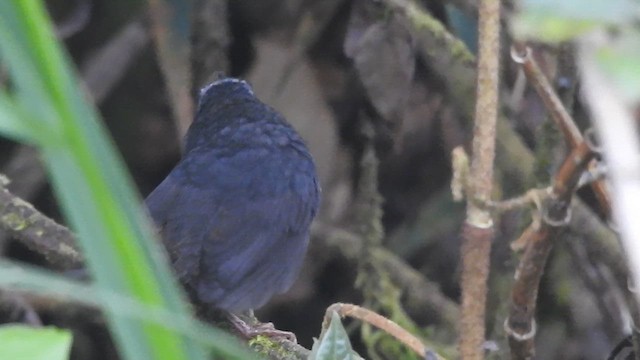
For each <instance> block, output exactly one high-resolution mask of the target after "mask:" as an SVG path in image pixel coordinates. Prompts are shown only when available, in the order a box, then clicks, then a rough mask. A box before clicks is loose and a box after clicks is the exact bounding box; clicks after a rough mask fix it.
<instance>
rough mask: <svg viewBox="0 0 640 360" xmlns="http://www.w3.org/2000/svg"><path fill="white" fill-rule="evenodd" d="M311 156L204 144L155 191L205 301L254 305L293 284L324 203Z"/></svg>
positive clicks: (162, 218)
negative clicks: (320, 204)
mask: <svg viewBox="0 0 640 360" xmlns="http://www.w3.org/2000/svg"><path fill="white" fill-rule="evenodd" d="M194 151H198V150H194ZM303 160H304V161H301V158H300V154H299V153H297V152H296V151H290V152H283V153H277V154H274V153H273V152H272V151H270V150H269V149H263V148H256V149H243V150H242V151H216V150H211V149H203V150H202V151H201V152H200V153H196V154H191V153H190V154H188V156H187V157H186V158H185V160H183V161H182V162H181V163H180V164H179V165H178V166H177V167H176V168H175V169H174V171H173V172H172V173H171V174H170V175H169V176H168V177H167V179H166V180H165V181H164V182H163V183H162V184H161V185H160V186H159V187H158V188H157V189H156V190H155V191H154V192H153V193H152V194H151V195H149V197H148V199H147V205H148V206H149V209H150V212H151V214H152V216H153V217H154V220H155V221H156V223H157V224H158V225H159V226H160V228H161V232H162V236H163V239H164V241H165V244H166V246H167V248H168V251H169V253H170V256H171V258H172V261H173V265H174V268H175V270H176V273H177V275H178V276H179V278H180V280H181V281H182V283H183V284H185V285H186V286H187V288H188V289H189V291H190V292H191V293H192V295H195V296H196V297H197V299H198V300H199V301H201V302H204V303H209V304H214V305H216V306H218V307H220V308H223V309H227V310H235V309H239V310H246V309H249V308H255V307H258V306H260V305H262V304H263V303H264V302H266V301H267V300H268V299H269V298H270V297H271V296H272V295H273V294H275V293H279V292H282V291H284V290H286V289H287V288H288V287H289V286H290V285H291V283H292V282H293V279H295V275H296V273H297V271H298V269H299V267H300V264H301V262H302V259H303V258H304V252H305V250H306V245H307V241H308V227H309V224H310V222H311V219H312V218H313V216H314V214H315V211H316V209H317V206H318V187H317V184H316V181H315V176H314V172H313V165H312V164H311V163H310V162H309V163H308V164H307V161H306V159H303Z"/></svg>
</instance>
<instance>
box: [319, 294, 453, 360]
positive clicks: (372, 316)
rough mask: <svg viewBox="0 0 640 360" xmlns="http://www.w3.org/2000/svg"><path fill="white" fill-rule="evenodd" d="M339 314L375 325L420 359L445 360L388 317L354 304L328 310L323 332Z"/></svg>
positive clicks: (339, 304)
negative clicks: (333, 314) (332, 316)
mask: <svg viewBox="0 0 640 360" xmlns="http://www.w3.org/2000/svg"><path fill="white" fill-rule="evenodd" d="M334 311H335V312H336V313H338V315H340V317H347V316H348V317H352V318H354V319H358V320H360V321H362V322H365V323H367V324H370V325H373V326H375V327H377V328H378V329H380V330H382V331H384V332H386V333H387V334H389V335H391V336H393V337H394V338H395V339H397V340H398V341H400V342H401V343H403V344H405V345H406V346H407V347H409V348H410V349H411V350H413V351H414V352H415V353H417V354H418V355H419V356H420V357H427V356H431V357H432V358H435V359H440V360H445V358H444V357H442V356H440V355H438V354H437V353H435V352H434V351H433V350H430V349H429V348H427V347H425V346H424V344H423V343H422V341H420V339H418V338H417V337H415V336H414V335H413V334H411V333H410V332H408V331H407V330H405V329H403V328H402V327H401V326H400V325H398V324H396V323H395V322H393V321H391V320H389V319H387V318H386V317H384V316H382V315H380V314H377V313H375V312H373V311H371V310H369V309H366V308H363V307H361V306H358V305H353V304H342V303H336V304H333V305H331V306H329V307H328V308H327V311H326V312H325V314H324V321H323V322H322V328H323V330H326V329H327V328H328V327H329V322H330V321H331V314H332V313H333V312H334Z"/></svg>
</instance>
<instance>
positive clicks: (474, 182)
mask: <svg viewBox="0 0 640 360" xmlns="http://www.w3.org/2000/svg"><path fill="white" fill-rule="evenodd" d="M478 30H479V44H478V45H479V46H478V48H479V55H478V81H477V88H476V107H475V109H476V110H475V126H474V131H473V154H472V159H471V168H470V172H469V178H470V179H471V183H470V189H471V191H472V193H471V194H470V196H468V197H467V217H466V220H465V225H464V229H463V239H462V249H461V257H462V280H461V287H462V313H461V318H460V335H459V347H460V358H461V359H465V360H467V359H482V358H484V349H483V346H482V345H483V343H484V337H485V327H484V321H485V311H486V306H485V305H486V296H487V279H488V277H489V255H490V252H491V243H492V241H493V238H494V229H493V220H492V218H491V212H490V211H489V209H488V208H487V207H486V206H483V205H482V204H483V203H487V202H488V201H489V199H490V197H491V191H492V188H493V160H494V157H495V142H496V121H497V118H498V73H499V54H500V40H499V36H500V0H482V1H480V4H479V22H478Z"/></svg>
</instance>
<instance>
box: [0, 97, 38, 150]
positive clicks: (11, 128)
mask: <svg viewBox="0 0 640 360" xmlns="http://www.w3.org/2000/svg"><path fill="white" fill-rule="evenodd" d="M18 113H19V110H18V106H17V105H16V102H15V100H14V99H12V98H11V97H10V96H9V95H8V94H6V93H5V92H3V91H0V132H2V133H4V134H7V136H10V137H12V138H14V139H16V140H19V141H24V142H32V143H34V142H36V141H35V139H34V138H33V131H32V130H31V129H30V128H29V127H28V126H27V124H26V122H25V121H21V118H22V117H23V116H19V114H18Z"/></svg>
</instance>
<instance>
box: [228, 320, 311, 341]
mask: <svg viewBox="0 0 640 360" xmlns="http://www.w3.org/2000/svg"><path fill="white" fill-rule="evenodd" d="M228 319H229V322H230V323H231V325H232V326H233V327H234V329H235V330H236V331H237V332H238V335H240V336H242V337H244V338H246V339H251V338H254V337H256V336H258V335H262V336H266V337H269V338H276V339H277V338H284V339H286V340H289V341H291V342H294V343H296V344H297V343H298V340H297V339H296V335H295V334H294V333H292V332H290V331H283V330H278V329H276V328H275V326H273V323H261V322H258V321H257V319H255V318H254V319H252V324H248V323H247V322H246V321H245V320H243V319H241V318H240V317H238V316H237V315H234V314H229V316H228Z"/></svg>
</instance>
